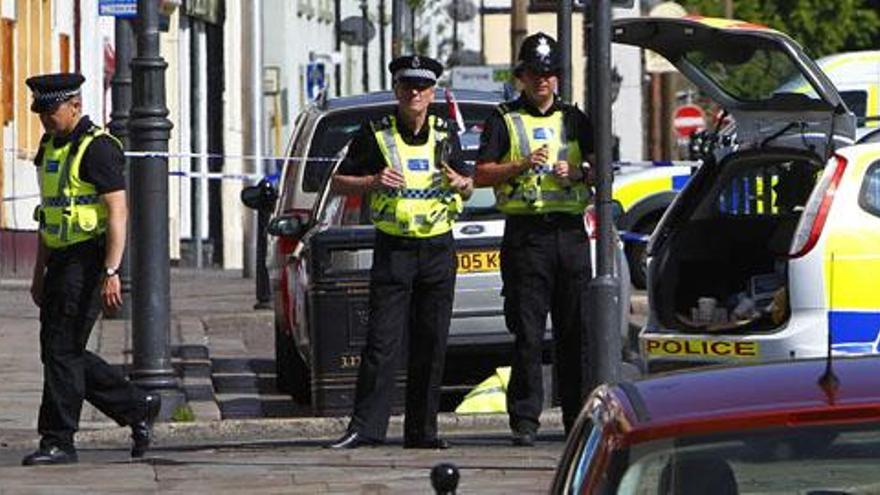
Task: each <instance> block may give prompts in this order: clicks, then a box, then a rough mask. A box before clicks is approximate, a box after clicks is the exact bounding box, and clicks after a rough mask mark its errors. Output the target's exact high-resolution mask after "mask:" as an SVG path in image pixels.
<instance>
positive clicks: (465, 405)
mask: <svg viewBox="0 0 880 495" xmlns="http://www.w3.org/2000/svg"><path fill="white" fill-rule="evenodd" d="M508 382H510V367H509V366H505V367H503V368H497V369H496V370H495V373H493V374H492V376H490V377H489V378H486V379H485V380H483V381H482V383H480V384H479V385H477V386H476V387H474V389H473V390H471V391H470V392H468V394H467V395H466V396H465V397H464V399H463V400H462V401H461V404H459V405H458V407H457V408H455V412H456V413H458V414H477V413H503V412H507V383H508Z"/></svg>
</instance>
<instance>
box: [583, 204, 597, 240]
mask: <svg viewBox="0 0 880 495" xmlns="http://www.w3.org/2000/svg"><path fill="white" fill-rule="evenodd" d="M598 226H599V222H598V219H597V218H596V208H594V207H593V205H590V206H588V207H587V209H586V210H584V230H586V231H587V237H589V238H590V239H592V240H596V235H598V232H599V229H598Z"/></svg>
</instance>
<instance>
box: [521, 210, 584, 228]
mask: <svg viewBox="0 0 880 495" xmlns="http://www.w3.org/2000/svg"><path fill="white" fill-rule="evenodd" d="M505 221H506V222H508V223H511V224H544V225H547V224H549V225H560V226H568V225H572V226H580V227H582V226H583V222H584V221H583V218H582V217H581V216H580V215H574V214H572V213H561V212H552V213H532V214H526V215H507V218H506V220H505Z"/></svg>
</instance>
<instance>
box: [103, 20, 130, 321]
mask: <svg viewBox="0 0 880 495" xmlns="http://www.w3.org/2000/svg"><path fill="white" fill-rule="evenodd" d="M113 29H114V37H115V38H116V41H115V44H116V67H115V68H114V71H113V80H112V81H111V82H110V86H111V88H112V89H111V99H112V102H113V110H112V111H111V112H110V119H111V120H110V125H109V126H108V127H109V128H110V133H111V134H113V135H114V136H116V138H117V139H119V142H120V143H122V149H123V150H124V151H130V150H131V146H130V143H129V138H128V136H129V132H128V122H129V117H130V115H131V58H132V45H133V43H134V32H133V30H132V27H131V21H130V20H128V19H125V18H121V17H117V18H116V19H115V21H114V25H113ZM125 182H126V184H125V186H126V187H125V189H126V190H127V191H131V167H130V164H129V159H128V158H126V159H125ZM129 199H130V196H129ZM128 237H130V236H128ZM125 245H126V246H127V249H126V250H125V251H124V252H123V254H122V263H121V264H120V266H119V280H120V282H121V284H122V307H120V308H119V310H117V311H116V312H115V313H113V314H109V315H106V317H108V318H122V319H130V318H131V255H130V254H129V253H130V251H131V242H130V239H127V240H126V243H125Z"/></svg>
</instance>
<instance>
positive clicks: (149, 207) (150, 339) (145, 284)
mask: <svg viewBox="0 0 880 495" xmlns="http://www.w3.org/2000/svg"><path fill="white" fill-rule="evenodd" d="M137 8H138V21H137V24H136V27H137V57H135V58H134V60H132V62H131V68H132V82H133V85H132V99H133V105H132V109H131V122H130V123H129V130H130V131H131V137H132V139H131V144H132V147H133V148H135V149H136V150H138V151H143V152H146V153H145V155H144V156H139V157H137V158H135V159H134V160H133V161H132V167H131V183H132V190H131V192H132V194H131V204H132V206H133V208H132V215H131V226H132V236H131V237H132V240H133V241H134V242H133V243H132V246H131V247H132V249H131V254H132V257H131V260H132V263H131V266H132V277H133V278H132V282H133V284H132V296H133V297H132V302H133V305H132V347H133V365H134V366H133V370H132V373H131V374H132V379H133V380H134V381H135V383H137V384H138V385H139V386H141V387H143V388H146V389H157V390H159V391H160V392H164V393H163V398H166V397H165V396H166V395H167V396H169V398H170V396H178V397H181V398H182V393H181V392H180V390H179V389H178V382H177V378H176V377H175V375H174V370H173V368H172V367H171V357H170V354H171V353H170V349H169V330H170V326H171V321H170V312H169V307H170V302H171V291H170V283H169V279H170V268H169V266H170V265H169V249H168V158H167V156H166V155H165V154H166V153H167V151H168V139H169V137H170V133H171V128H172V124H171V122H170V121H169V120H168V118H167V116H168V109H167V108H166V106H165V69H166V68H167V67H168V64H167V63H165V61H164V60H163V59H162V57H161V55H160V53H159V10H158V8H159V4H158V2H156V1H155V0H138V6H137ZM151 152H154V153H155V154H154V155H151ZM175 391H176V393H175ZM173 405H174V402H173V401H163V410H170V409H168V408H171V407H173Z"/></svg>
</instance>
